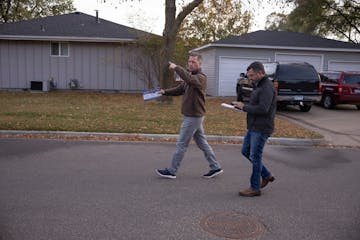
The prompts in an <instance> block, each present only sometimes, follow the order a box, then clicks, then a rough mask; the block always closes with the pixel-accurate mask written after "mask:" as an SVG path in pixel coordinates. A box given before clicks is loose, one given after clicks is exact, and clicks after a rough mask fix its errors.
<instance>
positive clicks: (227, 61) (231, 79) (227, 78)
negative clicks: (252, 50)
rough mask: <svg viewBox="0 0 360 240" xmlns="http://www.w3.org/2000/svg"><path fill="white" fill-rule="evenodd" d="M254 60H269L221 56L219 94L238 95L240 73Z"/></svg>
mask: <svg viewBox="0 0 360 240" xmlns="http://www.w3.org/2000/svg"><path fill="white" fill-rule="evenodd" d="M254 61H259V62H268V61H269V60H268V59H266V58H256V59H254V58H230V57H220V60H219V96H236V82H237V79H238V78H239V75H240V73H246V68H247V67H248V66H249V65H250V64H251V63H252V62H254Z"/></svg>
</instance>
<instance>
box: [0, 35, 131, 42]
mask: <svg viewBox="0 0 360 240" xmlns="http://www.w3.org/2000/svg"><path fill="white" fill-rule="evenodd" d="M0 39H3V40H23V41H71V42H136V41H138V40H137V39H132V38H103V37H69V36H28V35H16V36H15V35H0Z"/></svg>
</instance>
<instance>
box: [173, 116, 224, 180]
mask: <svg viewBox="0 0 360 240" xmlns="http://www.w3.org/2000/svg"><path fill="white" fill-rule="evenodd" d="M203 121H204V117H186V116H184V118H183V122H182V124H181V128H180V134H179V138H178V140H177V143H176V150H175V153H174V155H173V158H172V162H171V167H170V168H168V171H169V172H171V173H172V174H175V173H176V172H177V170H178V168H179V166H180V163H181V161H182V159H183V158H184V155H185V152H186V150H187V148H188V146H189V143H190V141H191V138H194V140H195V142H196V144H197V146H198V147H199V148H200V149H201V150H202V151H203V152H204V155H205V158H206V160H207V161H208V163H209V166H210V169H212V170H216V169H219V168H221V166H220V164H219V163H218V162H217V161H216V157H215V154H214V151H213V149H212V148H211V146H210V145H209V143H208V142H207V140H206V137H205V133H204V128H203V125H202V123H203Z"/></svg>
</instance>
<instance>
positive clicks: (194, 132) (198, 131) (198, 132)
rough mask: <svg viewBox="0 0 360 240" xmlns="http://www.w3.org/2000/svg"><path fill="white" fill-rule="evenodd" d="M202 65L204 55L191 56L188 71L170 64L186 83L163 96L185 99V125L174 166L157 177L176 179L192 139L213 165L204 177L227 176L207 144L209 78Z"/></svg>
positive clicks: (157, 170)
mask: <svg viewBox="0 0 360 240" xmlns="http://www.w3.org/2000/svg"><path fill="white" fill-rule="evenodd" d="M201 61H202V56H201V55H200V54H198V53H191V54H190V56H189V59H188V69H187V70H186V69H184V68H182V67H180V66H177V65H176V64H174V63H171V62H169V68H170V69H172V70H174V71H175V72H176V73H177V74H178V75H179V76H180V77H181V79H183V80H184V81H183V82H182V83H181V84H179V85H178V86H177V87H174V88H170V89H166V90H163V89H161V90H160V92H161V93H162V94H163V95H168V96H179V95H183V97H182V105H181V113H182V114H183V122H182V124H181V128H180V134H179V138H178V140H177V143H176V150H175V153H174V155H173V158H172V162H171V166H170V167H169V168H166V169H163V170H161V169H156V173H157V174H158V175H160V176H161V177H164V178H172V179H174V178H176V172H177V170H178V168H179V166H180V163H181V161H182V159H183V158H184V154H185V152H186V150H187V148H188V146H189V143H190V140H191V138H194V140H195V142H196V144H197V146H198V147H199V148H200V149H201V150H202V151H203V152H204V155H205V158H206V160H207V161H208V163H209V167H210V171H209V172H208V173H206V174H204V175H203V177H205V178H212V177H215V176H216V175H218V174H220V173H222V172H223V170H222V169H221V166H220V164H219V163H218V162H217V160H216V157H215V154H214V151H213V149H212V148H211V146H210V145H209V144H208V142H207V140H206V137H205V134H204V128H203V124H202V123H203V121H204V117H205V112H206V110H205V95H206V92H205V89H206V81H207V78H206V75H205V74H204V73H202V72H201Z"/></svg>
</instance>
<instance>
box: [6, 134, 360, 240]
mask: <svg viewBox="0 0 360 240" xmlns="http://www.w3.org/2000/svg"><path fill="white" fill-rule="evenodd" d="M213 147H214V150H215V153H216V155H217V157H218V159H219V161H220V162H221V164H222V166H223V169H224V174H222V175H220V176H217V177H216V178H214V179H204V178H201V176H202V174H204V173H205V172H207V171H208V167H207V165H206V161H205V160H204V156H203V155H202V153H201V152H200V150H198V149H197V148H196V146H195V145H194V144H192V145H191V146H190V148H189V149H188V152H187V153H186V155H185V159H184V161H183V165H182V166H181V169H180V171H179V172H178V174H177V179H175V180H170V179H161V178H159V177H158V176H157V175H156V174H155V168H163V167H167V166H168V164H169V161H170V158H171V155H172V153H173V151H174V149H175V144H174V143H142V142H131V143H129V142H100V141H64V140H36V139H33V140H29V139H0V240H24V239H26V240H42V239H44V240H45V239H46V240H49V239H52V240H57V239H59V240H60V239H67V240H70V239H77V240H79V239H80V240H81V239H84V240H85V239H86V240H90V239H96V240H115V239H147V240H152V239H154V240H155V239H156V240H161V239H164V240H165V239H166V240H168V239H207V240H219V239H226V238H224V237H221V236H219V235H216V234H214V233H210V232H208V231H206V230H204V228H203V227H202V226H201V224H200V223H201V222H202V220H204V219H205V218H206V217H207V216H209V215H211V214H214V213H227V214H232V213H237V214H241V215H244V216H251V217H254V218H255V219H257V220H258V221H259V222H260V223H261V224H263V226H265V230H264V231H263V232H261V234H259V235H258V236H257V237H256V238H252V239H268V240H275V239H276V240H282V239H284V240H285V239H286V240H288V239H292V240H307V239H308V240H313V239H317V240H322V239H324V240H325V239H326V240H328V239H341V240H343V239H346V240H359V239H360V228H359V226H360V191H359V185H358V183H359V180H358V179H359V170H360V158H359V156H360V149H344V148H320V147H317V148H315V147H301V146H297V147H293V146H278V145H268V146H267V147H266V148H265V152H264V159H265V160H264V163H265V164H266V165H267V166H268V168H269V169H270V170H271V171H272V173H273V174H274V175H275V176H276V181H275V182H273V183H270V184H269V186H268V187H266V188H265V189H264V190H263V191H262V196H261V197H255V198H244V197H239V196H238V191H239V190H243V189H245V188H247V187H248V186H249V176H250V172H251V165H250V163H249V162H248V161H247V160H245V159H244V158H243V157H241V156H240V147H241V146H240V145H214V146H213ZM210 227H211V226H210ZM213 227H214V228H216V227H217V226H213ZM218 229H219V231H221V228H218ZM225 230H226V229H225ZM228 230H229V229H228ZM230 230H231V229H230Z"/></svg>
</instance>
